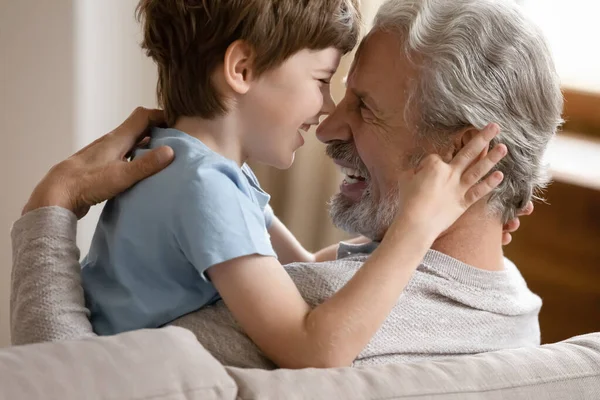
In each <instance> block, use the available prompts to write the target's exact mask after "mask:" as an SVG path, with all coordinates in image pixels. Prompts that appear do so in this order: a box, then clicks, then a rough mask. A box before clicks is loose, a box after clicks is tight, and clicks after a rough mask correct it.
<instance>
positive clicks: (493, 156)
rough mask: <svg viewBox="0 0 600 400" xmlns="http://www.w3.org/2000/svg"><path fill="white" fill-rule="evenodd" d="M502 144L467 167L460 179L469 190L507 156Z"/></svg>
mask: <svg viewBox="0 0 600 400" xmlns="http://www.w3.org/2000/svg"><path fill="white" fill-rule="evenodd" d="M507 152H508V151H507V148H506V146H505V145H503V144H499V145H496V146H495V147H494V148H493V149H492V150H491V151H490V152H489V153H488V154H487V156H485V157H484V158H483V159H482V160H480V161H478V162H477V163H475V164H474V165H473V166H471V167H469V169H467V170H466V171H465V172H464V173H463V174H462V177H461V182H462V183H463V185H465V187H467V188H469V187H471V186H473V185H474V184H476V183H477V182H479V181H480V180H481V179H483V177H484V176H486V175H487V174H488V173H489V172H490V171H491V170H492V169H493V168H494V167H495V166H496V164H498V162H500V160H502V159H503V158H504V157H505V156H506V154H507Z"/></svg>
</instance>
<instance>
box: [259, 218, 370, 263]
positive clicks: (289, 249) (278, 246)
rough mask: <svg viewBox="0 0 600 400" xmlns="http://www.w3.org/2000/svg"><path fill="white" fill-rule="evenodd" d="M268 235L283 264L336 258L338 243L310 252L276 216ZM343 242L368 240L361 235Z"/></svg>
mask: <svg viewBox="0 0 600 400" xmlns="http://www.w3.org/2000/svg"><path fill="white" fill-rule="evenodd" d="M269 235H270V236H271V244H272V245H273V249H274V250H275V253H277V258H278V259H279V262H280V263H281V264H283V265H285V264H291V263H294V262H323V261H333V260H335V259H336V258H337V251H338V247H339V244H333V245H331V246H328V247H325V248H324V249H321V250H319V251H318V252H316V253H311V252H309V251H308V250H306V249H305V248H304V247H303V246H302V245H301V244H300V242H299V241H298V239H296V237H295V236H294V234H293V233H292V232H290V230H289V229H288V228H287V227H286V226H285V225H284V224H283V222H281V221H280V220H279V218H277V217H273V220H272V222H271V226H270V227H269ZM345 242H346V243H351V244H363V243H369V242H370V240H369V239H367V238H365V237H363V236H361V237H357V238H354V239H350V240H346V241H345Z"/></svg>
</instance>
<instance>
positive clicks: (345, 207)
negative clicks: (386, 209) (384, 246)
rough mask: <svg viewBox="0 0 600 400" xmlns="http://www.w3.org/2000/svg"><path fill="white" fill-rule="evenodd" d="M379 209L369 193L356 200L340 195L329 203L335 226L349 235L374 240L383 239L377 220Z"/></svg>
mask: <svg viewBox="0 0 600 400" xmlns="http://www.w3.org/2000/svg"><path fill="white" fill-rule="evenodd" d="M376 214H377V207H376V206H375V205H374V204H372V199H371V198H370V195H369V194H368V193H365V194H363V195H362V197H360V198H359V200H358V201H357V200H354V199H353V198H351V197H350V196H347V195H346V194H344V193H338V194H336V195H335V196H333V198H332V199H331V201H330V202H329V215H330V216H331V220H332V222H333V224H334V225H335V226H336V227H338V228H339V229H341V230H343V231H344V232H347V233H349V234H356V235H363V236H365V237H367V238H370V239H372V240H379V239H381V238H380V236H381V233H380V232H381V231H382V230H381V229H380V226H379V223H378V218H376Z"/></svg>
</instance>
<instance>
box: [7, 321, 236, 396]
mask: <svg viewBox="0 0 600 400" xmlns="http://www.w3.org/2000/svg"><path fill="white" fill-rule="evenodd" d="M0 388H1V389H0V398H2V399H61V400H63V399H111V400H117V399H119V400H121V399H136V400H144V399H153V400H158V399H161V400H167V399H168V400H183V399H186V400H191V399H202V400H209V399H226V400H228V399H231V400H233V399H235V398H236V394H237V389H236V386H235V383H234V381H233V380H232V379H231V378H230V377H229V376H228V375H227V373H226V371H225V369H224V368H223V366H222V365H221V364H219V363H218V362H217V361H216V360H215V359H214V358H213V357H212V356H211V355H210V354H209V353H208V352H207V351H206V350H204V348H203V347H202V346H199V345H198V342H197V340H196V337H195V336H194V335H193V334H192V333H191V332H189V331H187V330H185V329H182V328H174V327H171V328H165V329H157V330H146V331H137V332H131V333H125V334H121V335H118V336H113V337H102V338H96V339H88V340H82V341H75V342H58V343H44V344H37V345H29V346H18V347H12V348H8V349H3V350H2V351H0Z"/></svg>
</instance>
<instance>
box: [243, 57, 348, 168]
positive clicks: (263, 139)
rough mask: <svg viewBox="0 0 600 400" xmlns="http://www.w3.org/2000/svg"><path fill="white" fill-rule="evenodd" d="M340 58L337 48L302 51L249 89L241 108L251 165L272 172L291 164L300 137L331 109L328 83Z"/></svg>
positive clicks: (300, 139) (332, 105)
mask: <svg viewBox="0 0 600 400" xmlns="http://www.w3.org/2000/svg"><path fill="white" fill-rule="evenodd" d="M341 56H342V54H341V52H340V51H339V50H337V49H335V48H328V49H325V50H302V51H299V52H298V53H296V54H294V55H293V56H291V57H290V58H288V59H287V60H286V61H285V62H284V63H283V64H282V65H280V66H279V67H277V68H274V69H272V70H270V71H267V72H265V73H264V74H263V75H261V76H260V78H258V79H257V80H256V81H254V82H253V83H252V85H251V88H250V90H249V91H248V92H247V94H246V95H245V96H244V99H243V101H242V102H241V104H239V106H241V107H240V111H241V112H242V113H243V120H244V123H247V126H246V127H245V128H246V129H245V131H246V132H247V135H246V136H245V138H244V139H245V143H244V147H245V149H246V150H247V152H248V154H247V156H248V158H249V159H250V160H254V161H258V162H261V163H264V164H268V165H271V166H274V167H276V168H288V167H289V166H290V165H291V164H292V162H293V161H294V153H295V152H296V150H298V148H300V147H301V146H302V145H303V144H304V138H303V137H302V133H305V132H306V131H307V130H308V129H309V128H310V127H311V126H312V125H318V123H319V117H320V116H322V115H326V114H329V113H330V112H332V111H333V109H334V108H335V104H334V103H333V100H332V98H331V93H330V85H329V82H330V80H331V77H332V76H333V74H334V73H335V71H336V70H337V68H338V66H339V64H340V59H341Z"/></svg>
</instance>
